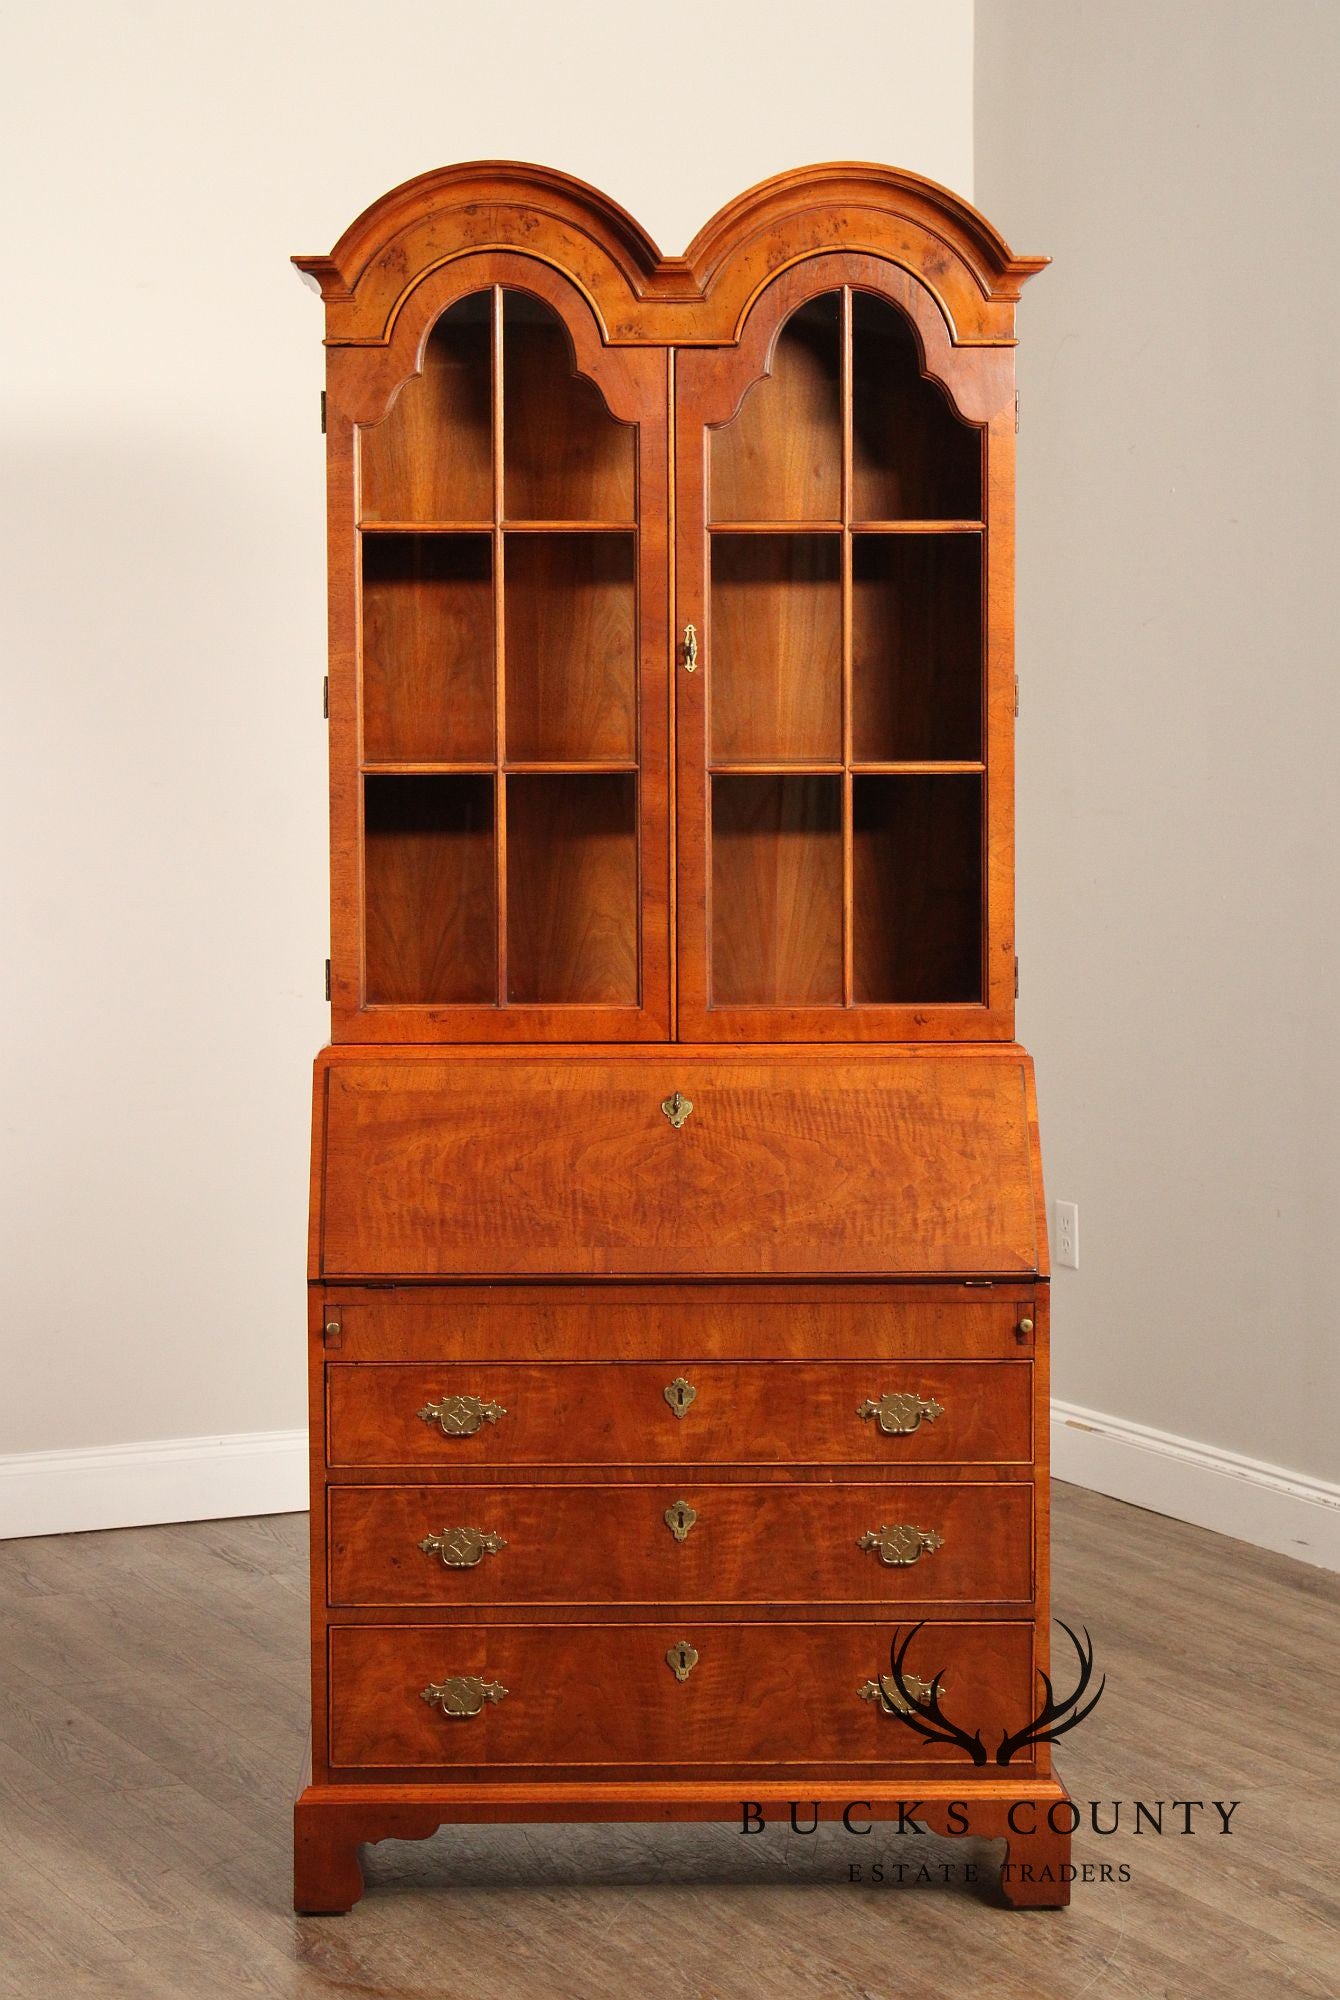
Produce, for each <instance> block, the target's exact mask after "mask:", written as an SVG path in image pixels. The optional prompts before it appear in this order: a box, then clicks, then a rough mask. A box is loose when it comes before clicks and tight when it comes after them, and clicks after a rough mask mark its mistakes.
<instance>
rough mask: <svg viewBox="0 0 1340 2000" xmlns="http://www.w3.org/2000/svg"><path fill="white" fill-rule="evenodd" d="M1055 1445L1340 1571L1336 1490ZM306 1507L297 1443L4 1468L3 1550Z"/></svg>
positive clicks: (33, 1459) (1109, 1439) (36, 1456)
mask: <svg viewBox="0 0 1340 2000" xmlns="http://www.w3.org/2000/svg"><path fill="white" fill-rule="evenodd" d="M1051 1437H1052V1470H1053V1472H1054V1473H1055V1475H1056V1477H1057V1478H1058V1479H1065V1480H1069V1481H1071V1482H1072V1483H1073V1484H1074V1485H1076V1486H1087V1487H1089V1488H1090V1489H1091V1490H1092V1491H1093V1492H1095V1493H1108V1494H1110V1495H1111V1496H1112V1497H1113V1498H1114V1499H1116V1500H1127V1501H1130V1502H1132V1503H1133V1504H1134V1505H1135V1506H1137V1507H1146V1508H1148V1509H1150V1510H1151V1511H1152V1512H1153V1513H1155V1514H1168V1515H1171V1516H1172V1518H1173V1519H1174V1520H1178V1521H1189V1522H1191V1523H1192V1524H1193V1525H1194V1526H1196V1527H1198V1528H1210V1529H1212V1530H1214V1532H1215V1533H1217V1534H1220V1535H1231V1536H1233V1537H1234V1538H1235V1539H1236V1540H1238V1541H1243V1542H1253V1543H1255V1545H1256V1546H1257V1547H1258V1548H1263V1549H1273V1550H1275V1551H1276V1552H1277V1553H1278V1554H1280V1555H1286V1556H1295V1557H1296V1558H1297V1559H1298V1560H1299V1561H1300V1562H1307V1563H1313V1564H1315V1565H1317V1566H1318V1567H1319V1568H1323V1569H1335V1570H1340V1485H1336V1484H1334V1483H1332V1482H1330V1481H1327V1480H1323V1479H1311V1478H1309V1477H1307V1476H1306V1475H1305V1474H1303V1473H1298V1472H1288V1471H1286V1470H1285V1469H1284V1468H1283V1467H1282V1466H1278V1465H1266V1464H1264V1463H1263V1462H1262V1461H1260V1460H1259V1459H1252V1458H1243V1457H1241V1456H1240V1455H1239V1454H1238V1453H1236V1452H1231V1451H1219V1450H1217V1449H1216V1448H1215V1447H1214V1446H1212V1445H1204V1444H1197V1443H1196V1442H1195V1441H1194V1439H1191V1438H1182V1437H1174V1436H1172V1435H1171V1434H1170V1433H1169V1432H1167V1431H1156V1430H1151V1429H1149V1428H1148V1427H1147V1426H1146V1425H1144V1424H1132V1423H1127V1422H1126V1421H1125V1420H1124V1419H1123V1418H1121V1417H1109V1416H1106V1415H1104V1413H1103V1412H1102V1411H1101V1410H1086V1409H1082V1408H1080V1406H1079V1405H1078V1404H1075V1403H1053V1405H1052V1426H1051ZM306 1505H307V1433H306V1431H302V1430H298V1431H252V1432H247V1433H242V1434H240V1435H236V1436H232V1437H203V1438H164V1439H159V1440H156V1441H154V1442H152V1443H149V1444H123V1445H98V1446H93V1447H91V1448H89V1449H88V1450H83V1451H33V1452H17V1453H14V1454H12V1455H10V1456H8V1457H0V1541H9V1540H13V1539H15V1538H16V1537H18V1536H24V1535H68V1534H78V1533H81V1532H84V1531H87V1530H89V1529H94V1528H139V1527H149V1526H152V1525H156V1524H158V1523H160V1522H167V1521H218V1520H225V1519H227V1518H228V1517H229V1516H236V1515H239V1514H296V1513H301V1512H302V1510H303V1509H304V1508H305V1507H306Z"/></svg>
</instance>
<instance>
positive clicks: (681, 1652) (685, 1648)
mask: <svg viewBox="0 0 1340 2000" xmlns="http://www.w3.org/2000/svg"><path fill="white" fill-rule="evenodd" d="M665 1664H666V1665H667V1667H669V1669H670V1671H671V1673H672V1674H673V1675H674V1677H675V1679H676V1680H677V1681H686V1680H687V1679H688V1677H689V1675H690V1674H691V1673H692V1672H693V1669H694V1668H695V1667H696V1666H697V1664H698V1654H697V1650H696V1648H695V1647H693V1646H691V1645H690V1644H689V1642H688V1640H687V1639H677V1640H676V1641H675V1643H674V1645H673V1646H672V1647H671V1648H670V1651H669V1652H668V1653H667V1654H666V1656H665Z"/></svg>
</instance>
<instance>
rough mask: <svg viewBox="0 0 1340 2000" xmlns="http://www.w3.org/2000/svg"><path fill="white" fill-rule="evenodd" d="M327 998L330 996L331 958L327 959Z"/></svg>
mask: <svg viewBox="0 0 1340 2000" xmlns="http://www.w3.org/2000/svg"><path fill="white" fill-rule="evenodd" d="M326 998H327V1000H329V998H330V960H329V959H327V960H326Z"/></svg>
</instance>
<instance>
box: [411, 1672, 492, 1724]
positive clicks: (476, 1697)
mask: <svg viewBox="0 0 1340 2000" xmlns="http://www.w3.org/2000/svg"><path fill="white" fill-rule="evenodd" d="M506 1693H507V1689H506V1688H505V1687H504V1686H503V1685H502V1683H501V1682H500V1681H486V1680H482V1679H481V1678H480V1676H479V1675H478V1674H455V1675H453V1676H452V1678H451V1679H450V1680H449V1681H429V1683H428V1685H427V1687H426V1688H424V1689H423V1691H422V1693H421V1694H420V1696H419V1700H420V1701H426V1702H427V1703H428V1706H429V1707H430V1708H435V1709H436V1710H437V1711H438V1713H439V1715H445V1716H448V1717H450V1719H451V1720H452V1721H453V1722H464V1721H466V1720H467V1719H468V1717H470V1716H472V1715H478V1713H479V1711H480V1709H481V1708H482V1707H483V1706H484V1703H485V1702H486V1701H501V1700H502V1699H503V1697H504V1696H505V1694H506Z"/></svg>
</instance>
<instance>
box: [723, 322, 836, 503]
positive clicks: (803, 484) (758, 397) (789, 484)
mask: <svg viewBox="0 0 1340 2000" xmlns="http://www.w3.org/2000/svg"><path fill="white" fill-rule="evenodd" d="M841 377H842V299H841V295H840V294H839V293H837V292H828V293H825V294H824V296H823V297H822V298H818V299H811V300H810V302H809V304H808V305H804V306H801V307H800V309H799V311H797V312H794V313H792V315H791V317H790V319H789V320H787V322H786V324H785V326H784V327H783V328H782V330H781V332H780V334H779V335H778V336H777V342H776V345H775V347H774V349H773V355H772V368H771V372H770V373H769V374H768V375H767V376H765V377H764V379H763V380H762V381H759V382H756V383H755V384H754V386H753V387H752V388H751V389H750V390H749V392H748V394H747V395H746V396H745V399H744V402H743V404H742V405H741V408H740V410H739V412H738V413H737V414H736V416H734V417H733V418H732V419H731V421H730V423H728V424H723V425H722V426H721V428H720V429H719V430H715V431H712V432H710V433H709V436H710V438H711V461H710V464H711V485H710V499H709V506H708V519H709V520H712V521H836V520H839V519H840V518H841V514H842V390H841Z"/></svg>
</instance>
